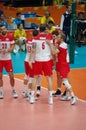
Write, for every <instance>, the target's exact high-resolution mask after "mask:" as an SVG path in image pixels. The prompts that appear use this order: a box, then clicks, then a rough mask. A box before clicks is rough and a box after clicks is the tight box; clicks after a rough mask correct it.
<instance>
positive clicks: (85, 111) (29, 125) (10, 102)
mask: <svg viewBox="0 0 86 130" xmlns="http://www.w3.org/2000/svg"><path fill="white" fill-rule="evenodd" d="M76 50H77V51H78V54H77V55H75V62H74V64H71V65H70V66H71V71H70V74H69V77H70V81H71V84H72V86H73V90H74V92H75V95H76V96H77V98H78V100H77V103H76V104H75V105H70V101H60V96H58V97H54V104H53V105H49V104H48V91H47V82H46V79H45V77H44V76H43V77H42V86H43V87H42V90H41V96H40V97H39V99H38V100H37V101H36V102H35V103H34V104H30V103H29V102H28V101H27V99H26V98H23V97H22V95H21V93H22V91H23V78H24V58H25V52H19V53H17V54H16V55H14V54H12V59H13V66H14V74H15V87H16V90H17V92H18V95H19V97H18V99H14V98H13V97H12V94H11V88H10V84H9V77H8V75H7V74H6V72H5V71H4V77H3V80H4V88H3V89H4V99H2V100H0V130H35V129H36V130H86V46H82V47H80V48H78V47H76ZM63 89H64V87H63V86H62V91H63ZM53 90H56V73H55V72H54V78H53Z"/></svg>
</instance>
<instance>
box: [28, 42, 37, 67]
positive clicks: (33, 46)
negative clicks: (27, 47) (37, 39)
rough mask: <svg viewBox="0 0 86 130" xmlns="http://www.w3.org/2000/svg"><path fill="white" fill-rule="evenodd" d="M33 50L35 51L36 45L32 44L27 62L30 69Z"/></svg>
mask: <svg viewBox="0 0 86 130" xmlns="http://www.w3.org/2000/svg"><path fill="white" fill-rule="evenodd" d="M35 50H36V45H35V44H33V45H32V48H31V53H30V56H29V60H28V62H29V66H30V67H31V68H32V59H33V57H34V55H35Z"/></svg>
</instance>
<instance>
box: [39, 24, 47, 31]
mask: <svg viewBox="0 0 86 130" xmlns="http://www.w3.org/2000/svg"><path fill="white" fill-rule="evenodd" d="M39 30H40V32H44V31H45V30H46V24H40V26H39Z"/></svg>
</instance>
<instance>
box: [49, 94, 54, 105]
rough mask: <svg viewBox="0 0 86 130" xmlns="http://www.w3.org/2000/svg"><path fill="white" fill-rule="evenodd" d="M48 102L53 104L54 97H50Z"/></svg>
mask: <svg viewBox="0 0 86 130" xmlns="http://www.w3.org/2000/svg"><path fill="white" fill-rule="evenodd" d="M48 103H49V104H50V105H52V104H53V97H52V96H50V97H49V99H48Z"/></svg>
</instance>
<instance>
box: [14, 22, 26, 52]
mask: <svg viewBox="0 0 86 130" xmlns="http://www.w3.org/2000/svg"><path fill="white" fill-rule="evenodd" d="M17 27H18V29H17V30H15V32H14V38H15V41H16V45H15V48H14V53H15V52H18V51H19V50H22V51H25V41H26V32H25V30H24V28H23V24H22V23H20V24H18V25H17Z"/></svg>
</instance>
